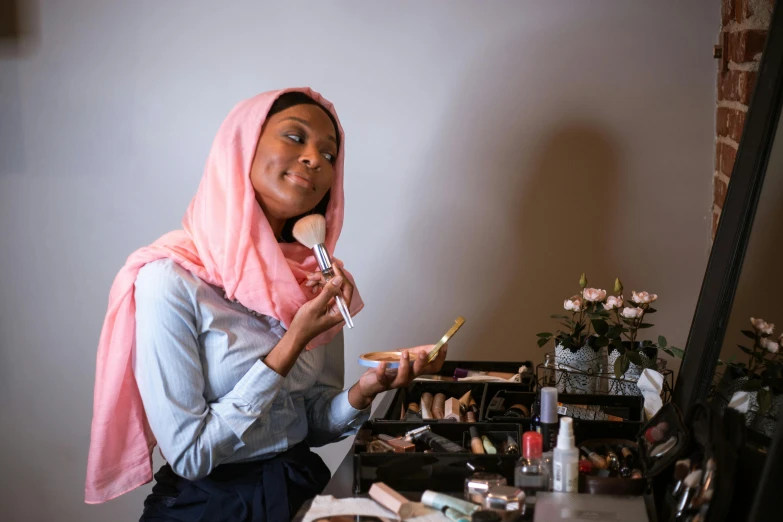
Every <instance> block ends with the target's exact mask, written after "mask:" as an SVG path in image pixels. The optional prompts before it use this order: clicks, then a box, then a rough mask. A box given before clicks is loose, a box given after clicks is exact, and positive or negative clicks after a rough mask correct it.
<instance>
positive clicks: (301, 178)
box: [285, 172, 315, 190]
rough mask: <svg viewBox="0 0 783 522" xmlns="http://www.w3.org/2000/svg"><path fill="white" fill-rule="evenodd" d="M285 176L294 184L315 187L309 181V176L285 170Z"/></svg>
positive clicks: (309, 187)
mask: <svg viewBox="0 0 783 522" xmlns="http://www.w3.org/2000/svg"><path fill="white" fill-rule="evenodd" d="M285 177H286V178H287V179H288V180H289V181H291V183H294V184H296V185H299V186H300V187H303V188H306V189H310V190H313V189H314V188H315V185H314V184H313V182H312V181H310V178H308V177H307V176H305V175H303V174H298V173H296V172H286V173H285Z"/></svg>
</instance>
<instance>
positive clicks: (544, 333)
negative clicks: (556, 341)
mask: <svg viewBox="0 0 783 522" xmlns="http://www.w3.org/2000/svg"><path fill="white" fill-rule="evenodd" d="M536 337H552V334H551V333H549V332H541V333H537V334H536Z"/></svg>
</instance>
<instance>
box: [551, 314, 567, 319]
mask: <svg viewBox="0 0 783 522" xmlns="http://www.w3.org/2000/svg"><path fill="white" fill-rule="evenodd" d="M549 317H551V318H552V319H571V318H570V317H568V316H567V315H550V316H549Z"/></svg>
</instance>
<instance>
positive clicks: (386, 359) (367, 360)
mask: <svg viewBox="0 0 783 522" xmlns="http://www.w3.org/2000/svg"><path fill="white" fill-rule="evenodd" d="M463 324H465V319H464V318H463V317H457V320H456V321H454V325H453V326H452V327H451V328H449V330H448V331H447V332H446V333H445V334H443V337H441V338H440V340H439V341H438V342H437V343H436V344H435V346H434V347H433V348H432V349H431V350H430V351H429V352H428V353H427V361H426V362H427V363H430V362H432V361H434V360H435V358H436V357H437V356H438V353H440V349H441V347H443V345H444V344H446V343H447V342H448V341H449V339H451V337H453V336H454V334H455V333H457V331H458V330H459V329H460V328H461V327H462V325H463ZM417 356H418V354H416V353H412V352H409V353H408V359H409V362H410V363H411V364H413V362H414V361H415V360H416V357H417ZM401 357H402V351H401V350H395V351H387V352H369V353H365V354H362V355H360V356H359V364H361V365H362V366H367V367H369V368H377V367H378V366H380V365H381V364H382V363H386V368H387V369H395V368H399V367H400V358H401Z"/></svg>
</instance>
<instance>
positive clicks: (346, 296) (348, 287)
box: [332, 263, 353, 309]
mask: <svg viewBox="0 0 783 522" xmlns="http://www.w3.org/2000/svg"><path fill="white" fill-rule="evenodd" d="M332 268H333V269H334V273H335V276H336V277H342V278H343V286H342V293H343V300H344V301H345V304H346V306H347V307H348V308H349V309H350V308H351V299H353V283H351V280H350V279H348V278H347V277H345V274H344V273H343V269H342V267H341V266H338V265H337V264H336V263H335V264H334V265H332Z"/></svg>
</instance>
